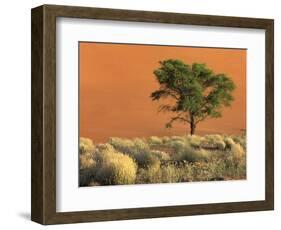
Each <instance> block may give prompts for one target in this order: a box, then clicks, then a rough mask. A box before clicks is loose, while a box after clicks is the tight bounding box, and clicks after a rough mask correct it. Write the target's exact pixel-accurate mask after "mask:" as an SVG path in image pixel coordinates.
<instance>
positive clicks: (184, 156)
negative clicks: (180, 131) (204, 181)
mask: <svg viewBox="0 0 281 230" xmlns="http://www.w3.org/2000/svg"><path fill="white" fill-rule="evenodd" d="M209 158H210V153H209V152H208V151H206V150H205V149H194V148H192V147H191V146H190V145H188V144H186V145H185V146H184V148H182V149H181V150H180V151H179V152H178V153H176V159H177V160H186V161H188V162H198V161H207V160H208V159H209Z"/></svg>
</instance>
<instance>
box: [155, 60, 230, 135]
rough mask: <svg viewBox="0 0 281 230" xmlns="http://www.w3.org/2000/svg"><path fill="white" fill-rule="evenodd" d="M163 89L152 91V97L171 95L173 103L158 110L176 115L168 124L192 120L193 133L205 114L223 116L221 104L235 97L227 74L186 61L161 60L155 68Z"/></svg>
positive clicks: (158, 98) (169, 125)
mask: <svg viewBox="0 0 281 230" xmlns="http://www.w3.org/2000/svg"><path fill="white" fill-rule="evenodd" d="M154 75H155V77H156V79H157V81H158V83H159V85H160V88H159V89H158V90H156V91H154V92H152V93H151V98H152V100H160V99H165V98H172V99H173V101H174V103H173V104H164V105H161V106H160V108H159V111H164V112H167V111H168V112H172V113H174V114H175V116H173V117H172V118H171V120H170V121H169V122H168V123H167V124H166V127H167V128H171V127H172V124H173V122H175V121H178V122H183V123H189V124H190V127H191V134H194V131H195V127H196V125H197V123H199V122H200V121H203V120H204V119H205V118H206V117H212V118H217V117H220V116H221V115H222V111H221V110H222V107H223V106H230V105H231V101H232V100H233V97H232V91H233V90H234V89H235V85H234V82H233V81H232V80H231V79H230V78H229V77H228V76H226V75H225V74H215V73H213V71H212V70H211V69H209V68H207V66H206V65H205V64H198V63H193V64H192V65H188V64H185V63H184V62H182V61H181V60H175V59H168V60H164V61H160V67H159V68H158V69H156V70H155V71H154Z"/></svg>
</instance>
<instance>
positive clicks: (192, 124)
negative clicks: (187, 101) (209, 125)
mask: <svg viewBox="0 0 281 230" xmlns="http://www.w3.org/2000/svg"><path fill="white" fill-rule="evenodd" d="M195 128H196V125H195V124H194V122H193V123H190V135H193V134H194V133H195Z"/></svg>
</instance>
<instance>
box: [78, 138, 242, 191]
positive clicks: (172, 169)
mask: <svg viewBox="0 0 281 230" xmlns="http://www.w3.org/2000/svg"><path fill="white" fill-rule="evenodd" d="M79 158H80V182H79V183H80V186H92V185H123V184H148V183H177V182H194V181H218V180H242V179H246V138H245V135H241V136H226V135H206V136H197V135H186V136H171V137H157V136H152V137H149V138H134V139H124V138H117V137H113V138H110V139H109V141H108V142H107V143H104V144H93V142H92V140H91V139H88V138H80V150H79Z"/></svg>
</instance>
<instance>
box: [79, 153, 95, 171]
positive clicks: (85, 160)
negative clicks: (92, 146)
mask: <svg viewBox="0 0 281 230" xmlns="http://www.w3.org/2000/svg"><path fill="white" fill-rule="evenodd" d="M95 165H96V162H95V161H94V159H93V157H92V156H91V155H88V154H80V155H79V168H80V169H87V168H92V167H95Z"/></svg>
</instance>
